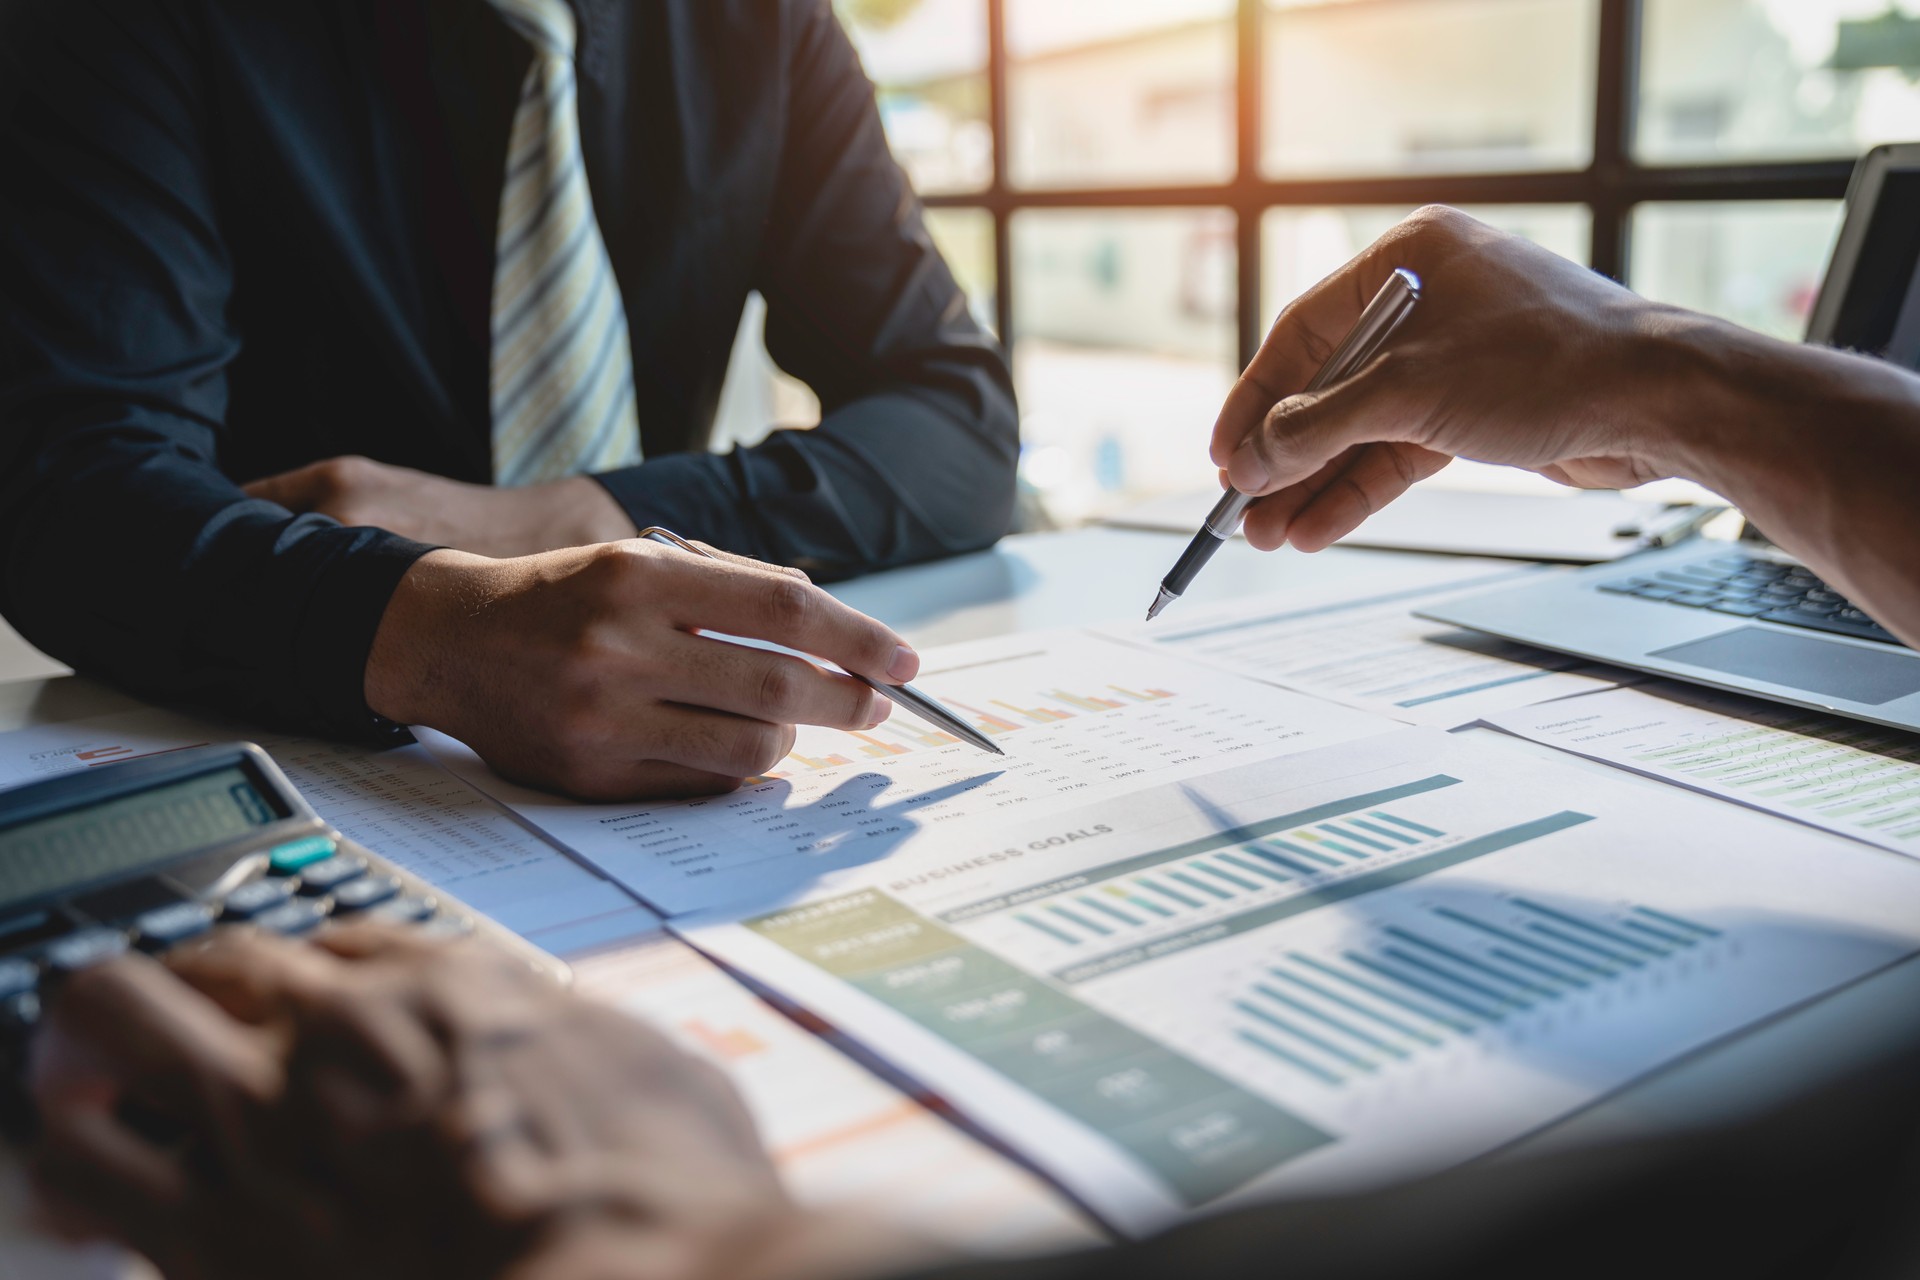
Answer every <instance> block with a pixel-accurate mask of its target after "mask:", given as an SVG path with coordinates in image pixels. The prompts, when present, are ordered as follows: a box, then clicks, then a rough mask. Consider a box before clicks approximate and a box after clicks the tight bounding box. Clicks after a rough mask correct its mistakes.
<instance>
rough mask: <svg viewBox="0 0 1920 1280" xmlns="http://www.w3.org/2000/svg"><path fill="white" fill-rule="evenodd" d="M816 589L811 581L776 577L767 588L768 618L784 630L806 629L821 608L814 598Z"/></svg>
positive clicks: (796, 630)
mask: <svg viewBox="0 0 1920 1280" xmlns="http://www.w3.org/2000/svg"><path fill="white" fill-rule="evenodd" d="M816 590H817V588H815V587H814V586H812V585H811V584H810V583H806V582H802V581H799V580H797V579H794V578H788V577H780V578H776V579H774V580H773V582H772V583H771V584H770V585H769V586H768V588H767V597H766V612H767V618H768V620H769V621H770V622H772V623H774V624H775V625H776V626H779V627H781V628H782V629H783V630H787V631H795V632H798V631H804V630H805V629H806V628H807V626H808V624H810V623H811V622H812V621H813V619H814V615H815V613H816V612H817V611H818V609H819V604H818V602H817V601H816V600H815V598H814V595H815V591H816Z"/></svg>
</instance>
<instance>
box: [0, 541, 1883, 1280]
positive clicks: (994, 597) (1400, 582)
mask: <svg viewBox="0 0 1920 1280" xmlns="http://www.w3.org/2000/svg"><path fill="white" fill-rule="evenodd" d="M1183 542H1184V539H1183V538H1181V537H1177V536H1173V535H1168V534H1156V533H1145V532H1135V531H1127V530H1118V529H1086V530H1079V531H1074V532H1069V533H1056V534H1035V535H1027V536H1023V537H1016V538H1009V539H1007V540H1006V541H1004V542H1002V543H1001V544H1000V545H999V546H998V547H996V548H994V549H993V550H992V551H988V552H984V553H981V554H978V555H973V556H966V557H963V558H961V559H957V560H952V561H947V562H944V563H941V564H935V565H928V566H923V567H919V568H913V569H904V570H898V571H895V572H892V573H885V574H878V575H875V576H873V577H870V578H865V579H861V580H859V581H856V582H851V583H846V584H842V585H840V586H837V587H835V588H834V589H833V590H834V594H836V595H837V596H839V597H840V598H841V599H843V600H845V601H847V602H848V603H850V604H852V605H854V606H855V607H857V608H860V609H862V610H864V611H866V612H868V613H870V614H873V615H874V616H876V617H878V618H881V619H883V620H884V621H886V622H888V623H890V624H891V625H893V626H894V627H895V628H897V629H898V630H900V631H901V632H902V633H903V634H905V635H906V636H907V637H908V638H909V639H910V640H912V641H913V642H914V643H915V644H917V645H920V646H922V647H928V646H932V645H937V644H945V643H950V642H953V641H959V640H969V639H976V638H980V637H984V636H991V635H998V634H1003V633H1006V632H1009V631H1016V630H1031V629H1036V628H1042V627H1054V626H1079V625H1089V624H1097V623H1106V622H1115V621H1123V620H1131V619H1136V618H1138V617H1140V616H1141V615H1142V614H1144V612H1145V608H1146V604H1147V602H1148V601H1149V600H1150V599H1151V597H1152V594H1153V588H1154V585H1155V583H1156V582H1157V581H1158V579H1159V576H1160V574H1161V573H1163V572H1164V571H1165V569H1166V567H1167V566H1168V565H1169V564H1171V563H1172V560H1173V557H1174V556H1175V555H1177V554H1178V552H1179V550H1180V548H1181V546H1182V545H1183ZM1447 563H1448V562H1447V561H1446V559H1445V558H1435V557H1428V556H1420V555H1409V554H1402V553H1395V552H1379V551H1361V550H1351V549H1346V548H1335V549H1333V550H1330V551H1327V552H1324V553H1322V554H1320V555H1317V556H1302V555H1299V554H1297V553H1293V552H1290V551H1289V552H1282V553H1279V554H1276V555H1262V554H1260V553H1258V552H1255V551H1254V550H1252V549H1251V548H1250V547H1247V546H1245V545H1244V544H1240V543H1235V544H1232V545H1230V546H1228V547H1226V548H1224V549H1223V550H1222V551H1221V553H1220V554H1219V556H1218V557H1216V559H1215V560H1214V562H1213V564H1212V565H1211V566H1210V567H1209V569H1208V571H1207V573H1206V574H1204V575H1203V576H1202V577H1201V579H1200V581H1199V582H1198V584H1197V585H1196V587H1195V589H1194V591H1193V592H1192V594H1191V597H1190V600H1191V601H1192V602H1193V603H1204V602H1209V601H1223V600H1231V599H1235V598H1239V597H1241V596H1245V595H1250V594H1255V593H1259V592H1272V591H1284V590H1287V589H1289V588H1299V589H1301V590H1302V591H1312V592H1316V593H1317V592H1320V591H1323V590H1326V589H1328V588H1331V587H1334V586H1339V587H1343V588H1346V589H1349V590H1351V591H1353V592H1354V593H1355V594H1374V593H1380V592H1387V591H1393V590H1396V589H1401V588H1405V587H1412V586H1417V585H1420V584H1422V583H1424V582H1426V581H1428V580H1430V579H1431V578H1432V577H1434V576H1435V574H1436V573H1437V572H1439V571H1441V570H1443V569H1444V568H1445V567H1446V565H1447ZM1176 607H1177V606H1176ZM8 642H11V643H8ZM10 660H11V671H10V669H9V662H10ZM44 672H45V663H44V660H43V659H40V658H38V657H37V655H32V654H31V653H30V651H27V650H25V649H24V646H19V645H18V644H17V641H15V640H14V638H13V637H11V636H10V635H6V634H5V633H0V681H10V682H7V683H0V730H5V729H11V728H17V727H20V726H23V725H27V724H34V723H41V722H46V721H50V720H60V719H69V718H73V717H76V716H82V715H92V714H102V713H105V712H109V711H113V710H117V709H121V708H124V707H127V706H129V705H133V704H132V703H131V701H130V700H129V699H127V698H126V697H124V696H123V695H121V694H118V693H115V692H114V691H112V690H109V689H106V688H103V687H102V686H100V685H98V684H96V683H94V682H92V681H88V680H83V679H77V678H71V677H68V678H57V677H56V678H47V677H46V676H45V674H44ZM22 676H25V677H30V678H24V679H23V678H20V677H22ZM1468 732H1472V733H1475V734H1477V735H1479V736H1480V737H1482V738H1483V739H1484V740H1487V741H1490V742H1493V743H1495V744H1497V746H1498V747H1499V748H1500V749H1505V750H1513V751H1520V752H1543V753H1547V754H1552V755H1555V757H1556V758H1557V759H1560V760H1562V761H1566V762H1569V763H1571V764H1573V765H1575V766H1577V767H1581V768H1588V769H1594V770H1603V769H1605V766H1602V765H1598V764H1594V763H1590V762H1586V761H1581V760H1578V759H1577V758H1575V757H1571V756H1561V755H1558V754H1557V753H1552V752H1549V751H1548V749H1547V748H1545V747H1540V746H1537V745H1535V744H1532V743H1528V742H1523V741H1519V740H1516V739H1512V738H1508V737H1506V736H1505V735H1501V734H1497V733H1493V732H1491V731H1486V730H1469V731H1468ZM1606 772H1608V773H1610V774H1613V776H1615V777H1623V776H1627V775H1622V774H1618V773H1616V772H1615V771H1612V770H1606ZM1629 781H1630V782H1632V783H1633V785H1640V786H1646V787H1650V788H1651V787H1658V786H1660V785H1661V784H1658V783H1654V782H1651V781H1646V780H1642V779H1637V778H1629ZM1769 821H1773V822H1781V827H1782V829H1789V828H1790V826H1791V824H1787V823H1784V822H1783V821H1781V820H1779V819H1769ZM1885 856H1887V857H1894V856H1896V855H1893V854H1887V855H1885ZM1915 1009H1920V959H1915V960H1909V961H1907V962H1905V963H1902V964H1900V965H1897V966H1895V967H1893V968H1891V969H1888V970H1886V971H1884V972H1882V973H1880V974H1878V975H1876V976H1874V977H1873V978H1871V979H1868V980H1866V981H1864V982H1861V983H1858V984H1855V985H1854V986H1853V987H1851V988H1848V989H1847V990H1845V991H1842V992H1839V993H1837V994H1835V995H1832V996H1829V997H1827V998H1825V999H1823V1000H1820V1001H1818V1002H1816V1003H1814V1004H1812V1005H1810V1006H1807V1007H1805V1008H1802V1009H1800V1010H1798V1011H1796V1012H1794V1013H1792V1014H1789V1015H1787V1016H1784V1017H1782V1018H1779V1019H1776V1020H1775V1021H1773V1022H1771V1023H1769V1024H1767V1025H1766V1026H1764V1027H1761V1028H1759V1029H1758V1030H1755V1031H1753V1032H1750V1033H1748V1034H1746V1035H1743V1036H1741V1037H1739V1038H1738V1039H1736V1040H1734V1041H1732V1042H1730V1043H1728V1044H1725V1045H1722V1046H1720V1047H1718V1048H1716V1049H1713V1050H1711V1051H1708V1052H1705V1053H1702V1054H1698V1055H1695V1056H1694V1057H1692V1058H1690V1059H1687V1060H1685V1061H1683V1062H1681V1063H1679V1064H1677V1065H1675V1066H1673V1067H1671V1068H1669V1069H1668V1070H1666V1071H1663V1072H1661V1073H1660V1074H1658V1075H1657V1076H1654V1077H1652V1078H1650V1079H1648V1080H1645V1081H1642V1082H1640V1083H1639V1084H1637V1085H1635V1086H1633V1087H1631V1088H1629V1089H1627V1090H1625V1091H1623V1092H1622V1093H1620V1094H1617V1095H1615V1096H1614V1097H1612V1098H1609V1099H1607V1100H1605V1101H1604V1102H1602V1103H1600V1104H1599V1105H1597V1106H1594V1107H1592V1108H1590V1109H1588V1110H1587V1111H1585V1112H1583V1113H1581V1114H1580V1115H1578V1116H1575V1117H1573V1118H1571V1119H1569V1120H1567V1121H1565V1122H1563V1123H1561V1124H1559V1125H1556V1126H1554V1127H1553V1128H1552V1129H1551V1130H1548V1131H1546V1132H1544V1133H1541V1134H1538V1135H1535V1136H1534V1137H1531V1138H1529V1139H1527V1140H1526V1141H1524V1142H1522V1143H1520V1144H1518V1145H1517V1146H1516V1147H1515V1148H1514V1150H1516V1151H1528V1150H1539V1149H1542V1148H1544V1147H1547V1146H1550V1145H1554V1144H1557V1143H1563V1142H1569V1141H1586V1140H1592V1139H1595V1138H1600V1137H1608V1136H1616V1135H1624V1134H1628V1133H1634V1132H1640V1131H1645V1130H1648V1129H1658V1128H1663V1127H1668V1126H1676V1125H1685V1124H1688V1123H1692V1122H1697V1121H1698V1120H1700V1119H1702V1118H1704V1117H1708V1116H1711V1115H1714V1114H1716V1113H1721V1112H1724V1111H1725V1110H1726V1109H1728V1108H1732V1107H1739V1106H1744V1105H1752V1104H1756V1103H1759V1102H1762V1101H1765V1100H1766V1099H1767V1098H1769V1097H1773V1096H1777V1095H1778V1094H1780V1093H1783V1092H1786V1091H1789V1090H1792V1089H1794V1088H1797V1087H1801V1086H1803V1085H1804V1084H1806V1083H1808V1082H1810V1081H1812V1080H1815V1079H1817V1078H1819V1077H1820V1076H1822V1075H1823V1074H1826V1073H1827V1072H1829V1071H1831V1070H1833V1069H1835V1068H1837V1067H1839V1066H1842V1065H1844V1064H1846V1063H1848V1062H1851V1061H1855V1060H1857V1059H1858V1058H1859V1057H1860V1056H1861V1055H1863V1054H1867V1053H1871V1052H1874V1051H1876V1050H1878V1049H1882V1048H1885V1047H1888V1046H1890V1045H1892V1044H1895V1043H1899V1042H1900V1041H1901V1040H1902V1039H1904V1038H1906V1034H1905V1033H1906V1031H1907V1027H1908V1026H1909V1024H1910V1023H1915V1022H1920V1019H1916V1018H1914V1017H1913V1016H1912V1012H1911V1011H1913V1010H1915ZM7 1199H8V1192H7V1189H6V1184H5V1182H4V1180H0V1222H3V1221H4V1218H5V1217H6V1216H7V1214H6V1201H7ZM9 1256H11V1257H13V1258H16V1259H19V1260H20V1261H22V1262H24V1261H25V1258H26V1255H24V1254H13V1255H9V1254H8V1253H7V1238H6V1228H5V1227H4V1225H0V1262H4V1261H6V1260H7V1259H8V1258H9ZM39 1261H40V1259H39V1257H37V1256H36V1258H35V1265H34V1269H33V1271H32V1274H34V1275H36V1276H39V1275H45V1276H48V1277H54V1276H59V1277H61V1278H62V1280H66V1278H67V1277H74V1278H76V1280H77V1278H78V1277H81V1276H89V1277H97V1276H101V1275H103V1274H106V1273H105V1272H103V1271H102V1270H101V1269H100V1261H99V1259H98V1257H97V1256H94V1257H92V1258H84V1259H82V1258H75V1259H68V1260H66V1261H64V1262H63V1263H62V1264H61V1265H62V1267H64V1269H52V1267H53V1264H52V1263H51V1262H49V1263H48V1264H47V1269H43V1268H42V1267H41V1266H40V1265H39Z"/></svg>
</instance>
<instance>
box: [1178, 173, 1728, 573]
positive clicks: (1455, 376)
mask: <svg viewBox="0 0 1920 1280" xmlns="http://www.w3.org/2000/svg"><path fill="white" fill-rule="evenodd" d="M1395 267H1408V268H1411V269H1412V270H1413V271H1414V272H1415V273H1417V274H1418V275H1419V276H1420V278H1421V281H1422V282H1423V284H1424V286H1425V288H1424V290H1423V296H1422V300H1421V302H1420V305H1418V306H1417V307H1415V308H1414V311H1413V314H1412V315H1411V316H1410V317H1408V319H1407V320H1406V322H1405V323H1404V324H1403V325H1402V326H1401V327H1400V329H1399V330H1398V331H1396V332H1395V334H1394V335H1393V338H1392V339H1391V341H1390V342H1389V344H1388V346H1387V349H1386V350H1385V351H1384V352H1383V353H1382V354H1381V355H1379V356H1377V357H1376V358H1375V359H1374V360H1373V361H1372V362H1371V363H1369V364H1368V365H1367V366H1366V367H1365V368H1364V369H1362V370H1361V371H1360V372H1359V373H1357V374H1355V375H1354V376H1353V377H1351V378H1348V379H1347V380H1345V381H1344V382H1341V383H1339V384H1337V385H1335V386H1333V387H1330V388H1328V389H1327V390H1326V391H1323V392H1320V393H1317V394H1315V395H1311V396H1308V395H1302V394H1300V391H1301V388H1303V387H1305V386H1306V384H1307V382H1308V381H1309V380H1310V379H1311V378H1312V377H1313V375H1314V373H1315V372H1316V371H1317V370H1318V369H1319V367H1320V365H1321V363H1322V362H1324V361H1325V359H1326V358H1327V356H1328V354H1329V353H1331V352H1332V350H1333V348H1334V347H1335V345H1337V344H1338V343H1339V341H1340V340H1341V338H1342V337H1343V336H1345V334H1346V332H1347V330H1348V329H1349V328H1350V327H1351V326H1352V324H1353V322H1354V320H1355V319H1357V318H1358V316H1359V314H1360V312H1361V310H1362V309H1363V308H1365V306H1366V304H1367V303H1368V301H1370V300H1371V299H1372V297H1373V295H1374V294H1375V292H1377V291H1378V290H1379V288H1380V286H1381V285H1382V284H1383V283H1385V281H1386V279H1387V276H1388V275H1389V274H1390V273H1391V272H1392V271H1393V269H1394V268H1395ZM1694 322H1695V318H1693V317H1689V316H1687V315H1686V314H1685V313H1683V312H1678V311H1674V310H1673V309H1671V308H1665V307H1658V306H1656V305H1654V304H1652V303H1649V302H1647V301H1645V300H1643V299H1641V298H1638V297H1636V296H1634V295H1633V294H1631V293H1629V292H1628V291H1627V290H1625V289H1623V288H1621V287H1620V286H1619V285H1617V284H1614V283H1612V282H1611V281H1609V280H1606V279H1604V278H1603V277H1601V276H1598V275H1596V274H1594V273H1593V272H1591V271H1588V270H1587V269H1586V268H1584V267H1581V266H1579V265H1577V264H1575V263H1572V262H1569V261H1567V260H1566V259H1565V258H1561V257H1559V256H1558V255H1556V254H1553V253H1550V252H1548V251H1547V250H1545V249H1541V248H1539V247H1537V246H1535V245H1532V244H1529V243H1527V242H1526V241H1524V240H1521V239H1519V238H1517V237H1514V236H1509V235H1504V234H1502V233H1501V232H1498V231H1495V230H1493V229H1492V228H1491V227H1488V226H1485V225H1484V224H1482V223H1479V222H1476V221H1474V220H1473V219H1472V218H1469V217H1468V216H1467V215H1465V214H1463V213H1460V212H1458V211H1457V210H1453V209H1444V208H1430V209H1423V210H1421V211H1420V212H1418V213H1416V214H1414V215H1413V216H1412V217H1410V218H1408V219H1407V220H1406V221H1405V222H1403V223H1401V224H1400V225H1399V226H1398V227H1396V228H1395V229H1394V230H1392V231H1389V232H1388V233H1387V234H1386V235H1384V236H1382V237H1381V238H1380V240H1378V241H1377V242H1375V243H1374V244H1373V246H1372V247H1370V248H1368V249H1367V250H1366V251H1365V252H1363V253H1362V254H1361V255H1360V256H1359V257H1357V258H1355V259H1354V260H1353V261H1352V262H1351V263H1349V264H1348V265H1347V266H1346V267H1344V268H1342V269H1341V270H1340V271H1338V272H1336V273H1335V274H1334V275H1332V276H1330V277H1328V278H1327V279H1326V280H1323V281H1322V282H1321V283H1320V284H1318V285H1316V286H1315V287H1314V288H1313V289H1311V290H1310V291H1308V292H1307V293H1306V294H1304V295H1302V296H1301V297H1300V298H1299V299H1298V300H1296V301H1295V302H1294V303H1293V304H1292V305H1291V306H1289V307H1288V308H1287V309H1286V310H1285V311H1284V312H1283V313H1282V314H1281V316H1280V318H1279V320H1278V321H1276V322H1275V324H1274V326H1273V330H1272V332H1271V333H1269V334H1268V336H1267V340H1266V342H1265V343H1263V344H1262V345H1261V348H1260V352H1259V354H1258V355H1256V356H1255V357H1254V359H1253V363H1251V364H1250V365H1248V366H1247V369H1246V372H1245V373H1243V374H1242V375H1241V376H1240V380H1239V382H1238V383H1237V384H1236V385H1235V386H1234V389H1233V391H1232V393H1231V394H1230V395H1229V396H1228V398H1227V403H1226V407H1225V408H1224V409H1222V410H1221V413H1220V418H1219V421H1218V423H1217V424H1216V425H1215V427H1214V431H1213V460H1214V463H1215V464H1216V465H1217V466H1219V467H1220V468H1221V469H1222V472H1223V478H1224V479H1227V480H1229V481H1230V482H1231V483H1232V484H1233V485H1234V487H1235V488H1237V489H1240V490H1241V491H1242V492H1245V493H1250V494H1256V495H1264V496H1263V497H1262V500H1261V501H1260V502H1258V503H1256V504H1255V505H1254V507H1253V508H1252V509H1251V510H1250V511H1249V512H1248V513H1247V519H1246V534H1247V540H1248V541H1249V542H1251V543H1253V545H1255V546H1256V547H1260V548H1263V549H1272V548H1274V547H1278V546H1280V545H1281V544H1282V543H1283V542H1287V543H1292V544H1293V545H1294V546H1296V547H1298V548H1300V549H1301V550H1303V551H1317V550H1319V549H1321V548H1322V547H1325V546H1327V545H1328V544H1330V543H1332V542H1333V541H1335V540H1336V539H1338V538H1340V537H1342V536H1343V535H1345V534H1347V533H1349V532H1351V531H1352V530H1353V529H1354V528H1355V527H1357V526H1358V525H1359V524H1360V522H1361V521H1362V520H1364V519H1365V518H1366V517H1367V516H1368V515H1370V514H1372V513H1373V512H1374V511H1376V510H1378V509H1379V508H1380V507H1382V506H1384V505H1385V504H1386V503H1388V502H1391V501H1392V500H1393V499H1395V498H1397V497H1399V496H1400V495H1401V494H1402V493H1404V492H1405V491H1406V490H1407V488H1408V487H1409V486H1410V485H1412V484H1413V483H1414V482H1415V481H1416V480H1420V479H1423V478H1425V477H1426V476H1429V475H1432V474H1433V473H1434V472H1436V471H1438V470H1439V469H1440V468H1441V467H1443V466H1445V465H1446V464H1447V462H1448V461H1450V460H1451V459H1453V458H1455V457H1462V458H1472V459H1475V460H1477V461H1481V462H1495V463H1506V464H1508V465H1511V466H1516V467H1525V468H1528V469H1530V470H1533V471H1537V472H1539V473H1540V474H1541V475H1544V476H1547V477H1549V478H1550V479H1553V480H1557V481H1559V482H1561V483H1563V484H1569V485H1578V486H1581V487H1586V488H1622V487H1630V486H1633V485H1637V484H1644V483H1645V482H1647V481H1649V480H1653V479H1657V478H1660V477H1662V476H1665V475H1668V474H1672V473H1673V472H1674V471H1675V470H1676V469H1677V465H1678V464H1677V442H1676V441H1675V440H1673V439H1672V438H1670V437H1668V436H1667V435H1665V433H1663V432H1660V431H1658V430H1656V429H1652V428H1655V427H1657V426H1658V425H1659V424H1658V418H1659V409H1660V408H1661V406H1660V405H1659V404H1658V403H1657V399H1658V397H1659V395H1660V393H1661V388H1660V385H1659V383H1658V382H1657V381H1656V380H1655V379H1654V375H1655V374H1657V373H1662V372H1664V364H1665V363H1671V362H1670V361H1668V362H1663V361H1662V360H1661V359H1659V357H1658V352H1659V335H1660V332H1661V330H1662V329H1663V328H1675V327H1683V326H1686V325H1688V324H1691V323H1694ZM1703 323H1704V322H1703Z"/></svg>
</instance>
